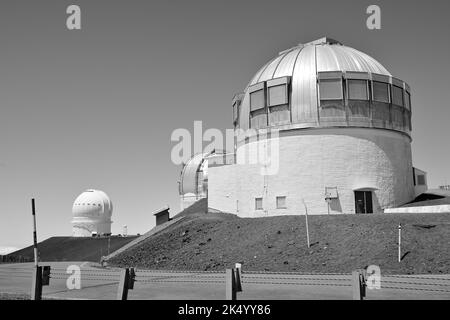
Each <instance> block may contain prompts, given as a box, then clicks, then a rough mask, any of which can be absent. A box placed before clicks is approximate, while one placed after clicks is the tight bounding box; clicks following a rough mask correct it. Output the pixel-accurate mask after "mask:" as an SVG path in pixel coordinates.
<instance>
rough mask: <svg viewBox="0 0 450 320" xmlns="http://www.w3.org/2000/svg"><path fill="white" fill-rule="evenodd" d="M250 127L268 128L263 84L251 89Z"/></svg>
mask: <svg viewBox="0 0 450 320" xmlns="http://www.w3.org/2000/svg"><path fill="white" fill-rule="evenodd" d="M249 95H250V126H251V128H255V129H258V128H263V127H266V126H267V112H266V93H265V83H264V82H261V83H258V84H256V85H254V86H252V87H250V88H249Z"/></svg>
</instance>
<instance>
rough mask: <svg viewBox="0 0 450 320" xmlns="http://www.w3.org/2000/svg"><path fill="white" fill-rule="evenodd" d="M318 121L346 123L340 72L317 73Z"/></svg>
mask: <svg viewBox="0 0 450 320" xmlns="http://www.w3.org/2000/svg"><path fill="white" fill-rule="evenodd" d="M318 76H319V98H320V121H323V122H329V124H331V123H332V122H336V123H342V122H346V114H345V106H344V101H343V98H344V95H343V88H342V73H341V72H319V75H318Z"/></svg>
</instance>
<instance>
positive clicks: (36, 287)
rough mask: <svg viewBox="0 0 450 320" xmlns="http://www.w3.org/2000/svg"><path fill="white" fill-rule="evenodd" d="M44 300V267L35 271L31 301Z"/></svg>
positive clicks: (36, 268)
mask: <svg viewBox="0 0 450 320" xmlns="http://www.w3.org/2000/svg"><path fill="white" fill-rule="evenodd" d="M41 298H42V267H39V266H37V267H35V268H34V269H33V282H32V285H31V300H41Z"/></svg>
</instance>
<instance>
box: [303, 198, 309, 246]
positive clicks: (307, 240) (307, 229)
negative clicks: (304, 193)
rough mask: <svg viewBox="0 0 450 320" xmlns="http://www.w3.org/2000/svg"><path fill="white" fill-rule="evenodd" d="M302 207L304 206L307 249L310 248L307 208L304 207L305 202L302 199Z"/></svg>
mask: <svg viewBox="0 0 450 320" xmlns="http://www.w3.org/2000/svg"><path fill="white" fill-rule="evenodd" d="M302 201H303V205H304V206H305V224H306V242H307V244H308V248H309V247H310V243H309V227H308V207H306V203H305V201H304V200H303V199H302Z"/></svg>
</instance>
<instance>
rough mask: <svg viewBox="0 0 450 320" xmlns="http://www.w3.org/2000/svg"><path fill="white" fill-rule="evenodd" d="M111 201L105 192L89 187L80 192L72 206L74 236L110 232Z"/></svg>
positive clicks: (106, 233)
mask: <svg viewBox="0 0 450 320" xmlns="http://www.w3.org/2000/svg"><path fill="white" fill-rule="evenodd" d="M112 210H113V206H112V202H111V199H110V198H109V197H108V195H107V194H106V193H104V192H103V191H100V190H94V189H89V190H86V191H84V192H83V193H82V194H80V195H79V196H78V197H77V198H76V199H75V201H74V203H73V207H72V214H73V219H72V231H73V236H74V237H90V236H92V234H93V233H96V234H98V235H108V234H111V224H112V221H111V216H112Z"/></svg>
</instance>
